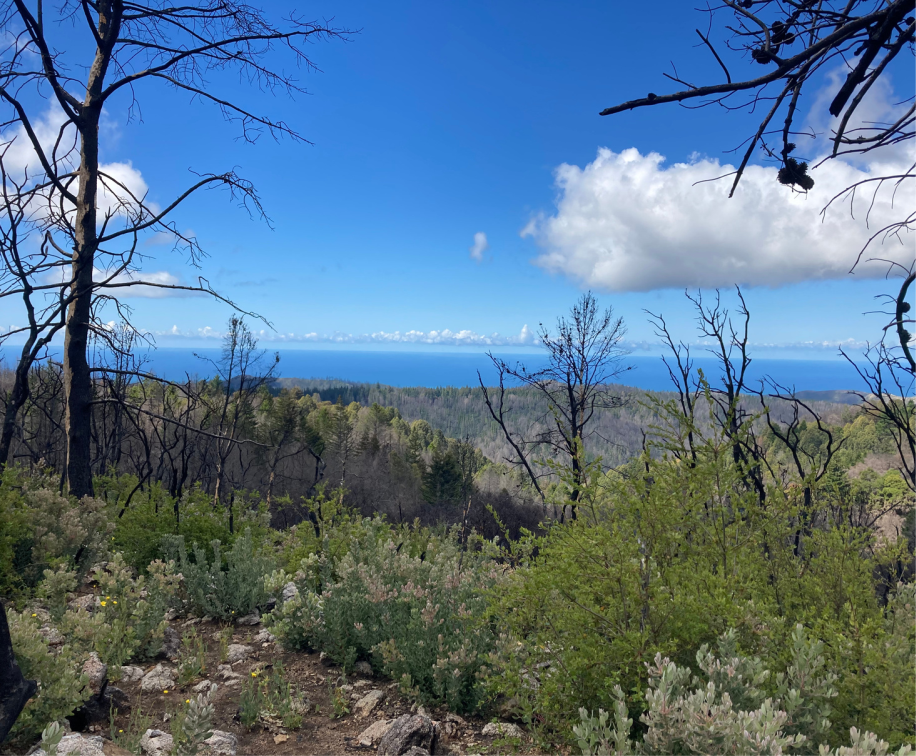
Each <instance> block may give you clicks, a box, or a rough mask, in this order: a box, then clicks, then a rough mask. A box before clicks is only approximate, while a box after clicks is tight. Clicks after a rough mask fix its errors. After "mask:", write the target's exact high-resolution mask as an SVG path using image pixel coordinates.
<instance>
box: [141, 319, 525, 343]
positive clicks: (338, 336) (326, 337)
mask: <svg viewBox="0 0 916 756" xmlns="http://www.w3.org/2000/svg"><path fill="white" fill-rule="evenodd" d="M156 335H157V336H178V337H183V338H199V337H203V338H222V336H223V334H222V333H220V332H219V331H216V330H214V329H212V328H210V327H209V326H207V327H205V328H197V329H190V330H182V329H180V328H179V327H178V326H177V325H176V326H172V328H171V329H169V330H168V331H159V332H157V333H156ZM258 337H259V338H260V339H262V340H264V341H270V342H286V343H291V344H295V343H313V344H430V345H437V346H484V347H493V346H529V345H536V344H538V343H540V342H539V341H538V339H537V337H536V336H535V334H534V332H533V331H532V330H531V329H530V328H529V327H528V326H527V324H526V325H524V326H522V330H521V331H520V332H519V334H518V335H517V336H502V335H500V334H499V333H493V334H490V335H485V334H480V333H477V332H476V331H471V330H467V329H464V330H461V331H452V330H451V329H448V328H445V329H443V330H441V331H436V330H433V331H415V330H410V331H404V332H401V331H391V332H389V331H375V332H373V333H362V334H352V333H343V332H340V331H335V332H334V333H331V334H319V333H317V332H314V331H313V332H310V333H293V332H289V333H276V332H274V331H267V330H262V331H260V332H259V333H258Z"/></svg>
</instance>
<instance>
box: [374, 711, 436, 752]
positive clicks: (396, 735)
mask: <svg viewBox="0 0 916 756" xmlns="http://www.w3.org/2000/svg"><path fill="white" fill-rule="evenodd" d="M438 741H439V726H438V725H437V724H436V723H435V722H433V721H432V720H431V719H430V718H429V717H424V716H421V715H420V714H413V715H411V714H405V715H404V716H402V717H398V718H397V719H395V720H394V722H392V723H391V727H390V728H389V729H388V732H386V733H385V734H384V736H383V737H382V739H381V741H380V742H379V746H378V756H404V754H406V753H408V752H410V750H411V748H414V747H417V748H420V749H423V750H424V751H425V752H426V753H427V754H431V753H435V751H436V745H437V743H438ZM416 756H420V755H419V754H417V755H416Z"/></svg>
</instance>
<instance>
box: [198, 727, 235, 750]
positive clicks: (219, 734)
mask: <svg viewBox="0 0 916 756" xmlns="http://www.w3.org/2000/svg"><path fill="white" fill-rule="evenodd" d="M238 748H239V739H238V738H237V737H235V735H233V734H232V733H231V732H224V731H223V730H214V731H213V734H212V735H211V736H210V737H209V738H207V739H206V740H205V741H204V742H203V744H202V745H201V747H200V750H199V751H198V756H235V754H236V751H238Z"/></svg>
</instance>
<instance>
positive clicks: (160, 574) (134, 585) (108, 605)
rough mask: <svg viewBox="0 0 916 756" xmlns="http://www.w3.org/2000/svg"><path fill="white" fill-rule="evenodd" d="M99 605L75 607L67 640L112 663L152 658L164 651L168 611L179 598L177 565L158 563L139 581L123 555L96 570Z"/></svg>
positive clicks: (65, 628) (67, 620) (65, 623)
mask: <svg viewBox="0 0 916 756" xmlns="http://www.w3.org/2000/svg"><path fill="white" fill-rule="evenodd" d="M93 578H94V580H95V582H96V583H97V585H98V591H99V593H98V604H97V606H96V607H95V608H94V610H93V611H92V612H89V611H87V610H86V609H82V608H80V609H71V610H69V611H67V612H66V614H64V616H63V618H62V619H61V623H60V626H61V630H62V632H63V633H64V635H65V636H67V638H68V639H69V640H70V642H72V643H74V644H75V645H76V646H77V647H79V648H80V649H82V650H83V651H84V652H86V653H88V652H89V651H96V652H97V653H98V654H99V657H100V658H101V659H102V661H103V662H105V663H106V664H108V665H111V666H120V665H122V664H124V663H125V662H127V661H129V660H131V659H136V660H145V659H149V658H152V657H153V656H155V655H156V653H158V651H159V649H160V648H161V647H162V635H163V632H164V630H165V625H166V622H165V612H166V609H167V608H168V606H169V603H170V602H171V600H172V599H173V597H174V596H175V595H176V593H177V590H178V585H179V579H180V578H179V576H178V575H176V574H175V569H174V564H173V563H172V562H169V563H168V564H165V563H163V562H153V563H152V564H150V565H149V566H148V569H147V574H146V575H140V576H139V577H136V578H135V577H134V576H133V573H132V571H131V569H130V567H128V565H127V564H126V563H125V561H124V558H123V557H122V556H121V555H120V554H115V555H114V556H113V557H112V559H111V561H110V562H108V563H107V564H106V565H105V566H104V567H97V568H95V570H93Z"/></svg>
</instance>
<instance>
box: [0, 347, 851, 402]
mask: <svg viewBox="0 0 916 756" xmlns="http://www.w3.org/2000/svg"><path fill="white" fill-rule="evenodd" d="M265 351H266V356H267V357H268V358H270V357H271V355H272V354H273V353H274V351H275V350H265ZM276 351H277V352H278V353H279V355H280V364H279V370H278V372H277V374H278V376H280V377H284V378H298V379H302V380H309V379H319V380H340V381H347V382H352V383H380V384H385V385H389V386H397V387H407V386H424V387H428V388H442V387H446V386H451V387H464V386H476V385H478V371H479V373H480V375H481V376H482V377H483V379H484V381H485V382H486V383H487V385H492V384H493V383H495V381H496V379H497V372H496V369H495V368H494V367H493V365H492V363H491V362H490V359H489V358H488V357H487V355H486V354H485V353H483V352H479V353H477V352H472V353H448V352H389V351H358V350H353V351H342V350H319V349H314V350H313V349H308V350H306V349H285V350H284V349H281V350H276ZM220 354H221V351H220V349H218V348H209V349H189V348H175V347H161V348H157V349H151V350H149V352H148V353H146V363H145V367H144V370H146V371H148V372H151V373H155V374H156V375H158V376H160V377H162V378H166V379H168V380H182V379H185V378H186V377H188V376H190V377H192V378H194V377H197V378H208V377H211V376H212V375H213V373H214V370H213V366H212V364H210V362H209V360H214V361H216V360H218V359H219V357H220ZM50 356H51V358H52V359H58V360H59V359H60V356H61V352H60V349H59V348H55V349H52V350H51V353H50ZM496 356H497V357H501V358H502V359H504V360H506V361H507V362H509V363H510V364H515V363H516V362H520V363H522V364H524V365H526V366H527V367H528V368H529V369H534V370H536V369H538V368H540V367H542V366H543V365H544V364H545V362H546V361H545V358H544V357H543V356H541V355H538V354H530V353H529V354H508V353H500V354H497V355H496ZM17 357H18V349H17V348H16V347H13V346H4V347H2V348H0V359H2V361H3V364H4V365H5V366H7V367H11V366H12V365H14V364H15V360H16V359H17ZM621 364H622V365H628V366H630V367H631V369H629V370H626V371H624V372H622V373H621V374H620V375H619V376H618V377H617V379H615V381H614V382H615V383H620V384H623V385H626V386H633V387H635V388H640V389H646V390H649V391H668V390H671V389H672V383H671V379H670V376H669V375H668V369H667V368H666V367H665V364H664V363H663V362H662V358H661V357H660V356H649V355H638V356H634V355H630V356H627V357H626V358H624V360H623V361H622V363H621ZM694 369H695V370H696V369H700V370H703V372H704V374H705V375H706V377H707V379H709V380H710V382H711V383H712V384H713V385H715V384H716V381H717V376H718V366H717V363H716V360H715V359H713V358H712V357H710V356H706V355H704V356H698V357H696V358H695V359H694ZM748 374H749V376H750V380H751V382H752V385H753V384H754V383H756V382H757V381H760V380H762V379H763V378H765V377H767V378H771V379H773V380H775V381H777V382H778V383H779V384H781V385H783V386H786V387H788V388H794V389H795V390H796V391H851V390H862V389H865V386H864V385H863V384H862V380H861V378H860V377H859V375H858V373H857V372H856V370H855V368H854V367H853V366H852V365H851V364H849V363H848V362H845V361H843V360H804V359H769V358H763V357H761V358H758V359H753V361H752V362H751V366H750V368H749V371H748Z"/></svg>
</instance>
